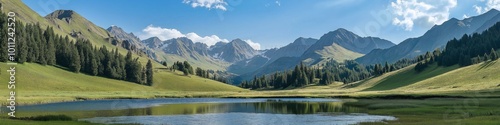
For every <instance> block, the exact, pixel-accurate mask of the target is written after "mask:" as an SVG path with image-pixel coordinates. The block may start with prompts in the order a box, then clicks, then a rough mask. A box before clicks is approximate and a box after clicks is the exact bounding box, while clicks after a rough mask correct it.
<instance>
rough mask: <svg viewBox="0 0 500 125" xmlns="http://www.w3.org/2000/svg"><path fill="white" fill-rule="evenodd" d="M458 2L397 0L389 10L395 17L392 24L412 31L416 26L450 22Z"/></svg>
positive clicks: (451, 0)
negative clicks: (453, 9)
mask: <svg viewBox="0 0 500 125" xmlns="http://www.w3.org/2000/svg"><path fill="white" fill-rule="evenodd" d="M456 6H457V0H397V1H395V2H391V5H390V7H389V9H390V10H391V11H392V12H393V14H394V15H395V18H394V19H393V21H392V23H393V24H394V25H397V26H401V27H403V28H404V29H405V30H407V31H411V30H412V29H413V27H414V26H415V25H418V26H432V25H434V24H441V23H443V22H444V21H446V20H448V17H449V15H450V9H451V8H454V7H456Z"/></svg>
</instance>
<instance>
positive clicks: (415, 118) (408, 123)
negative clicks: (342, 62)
mask: <svg viewBox="0 0 500 125" xmlns="http://www.w3.org/2000/svg"><path fill="white" fill-rule="evenodd" d="M346 105H349V106H355V107H362V108H366V109H368V110H367V111H368V112H367V113H369V114H377V115H390V116H395V117H397V118H398V120H396V121H386V123H364V124H387V123H388V124H405V125H427V124H462V125H469V124H470V125H497V124H499V123H500V121H498V119H500V109H498V107H499V106H500V99H482V98H467V99H450V98H434V99H425V100H408V99H407V100H405V99H398V100H391V99H386V100H384V99H376V100H374V99H360V100H358V101H356V102H347V103H346Z"/></svg>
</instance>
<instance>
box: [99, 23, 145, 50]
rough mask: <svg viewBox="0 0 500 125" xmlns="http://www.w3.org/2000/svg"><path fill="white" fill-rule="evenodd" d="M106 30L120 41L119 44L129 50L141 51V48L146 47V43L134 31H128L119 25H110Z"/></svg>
mask: <svg viewBox="0 0 500 125" xmlns="http://www.w3.org/2000/svg"><path fill="white" fill-rule="evenodd" d="M106 30H107V31H108V32H109V34H110V35H111V36H112V37H113V38H115V39H117V40H118V41H119V42H118V44H119V46H122V47H123V48H125V49H127V50H132V51H139V50H140V49H145V48H144V47H145V46H144V44H143V43H142V42H141V40H140V39H139V38H138V37H137V36H135V35H134V34H133V33H127V32H125V31H124V30H123V29H122V28H120V27H118V26H110V27H109V28H108V29H106ZM115 45H116V44H115Z"/></svg>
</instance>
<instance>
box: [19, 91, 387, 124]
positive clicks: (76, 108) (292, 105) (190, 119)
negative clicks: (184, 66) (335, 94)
mask: <svg viewBox="0 0 500 125" xmlns="http://www.w3.org/2000/svg"><path fill="white" fill-rule="evenodd" d="M344 102H345V101H344V100H339V99H314V98H306V99H304V98H276V99H224V98H169V99H125V100H94V101H78V102H65V103H52V104H42V105H31V106H21V107H19V109H18V111H19V112H20V113H23V112H24V113H27V114H30V115H33V114H65V115H68V116H71V117H75V118H78V119H79V120H81V121H89V122H93V123H104V124H147V125H149V124H151V125H156V124H158V125H162V124H171V125H190V124H194V125H267V124H284V125H305V124H311V125H347V124H359V123H362V122H383V121H388V120H396V118H395V117H392V116H380V115H370V114H366V110H364V109H361V108H357V107H350V106H347V105H344V104H343V103H344Z"/></svg>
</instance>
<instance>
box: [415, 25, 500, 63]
mask: <svg viewBox="0 0 500 125" xmlns="http://www.w3.org/2000/svg"><path fill="white" fill-rule="evenodd" d="M499 34H500V22H498V23H496V24H495V25H493V26H492V27H490V28H489V29H487V30H486V31H484V32H482V33H481V34H479V33H474V34H472V35H467V34H464V35H463V36H462V37H461V38H460V39H455V38H454V39H452V40H450V41H448V43H447V44H446V48H445V50H444V51H440V50H439V49H438V50H435V51H434V52H433V53H430V52H427V53H426V54H425V55H421V56H419V57H420V58H419V60H418V61H419V63H418V64H417V65H416V66H415V70H416V71H423V70H424V69H425V68H426V67H428V66H429V65H431V64H433V63H437V64H438V65H439V66H452V65H457V64H458V65H459V66H469V65H473V64H477V63H481V62H485V61H492V60H496V59H498V58H499V56H498V55H499V53H498V52H497V51H496V50H498V49H499V48H500V35H499Z"/></svg>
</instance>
